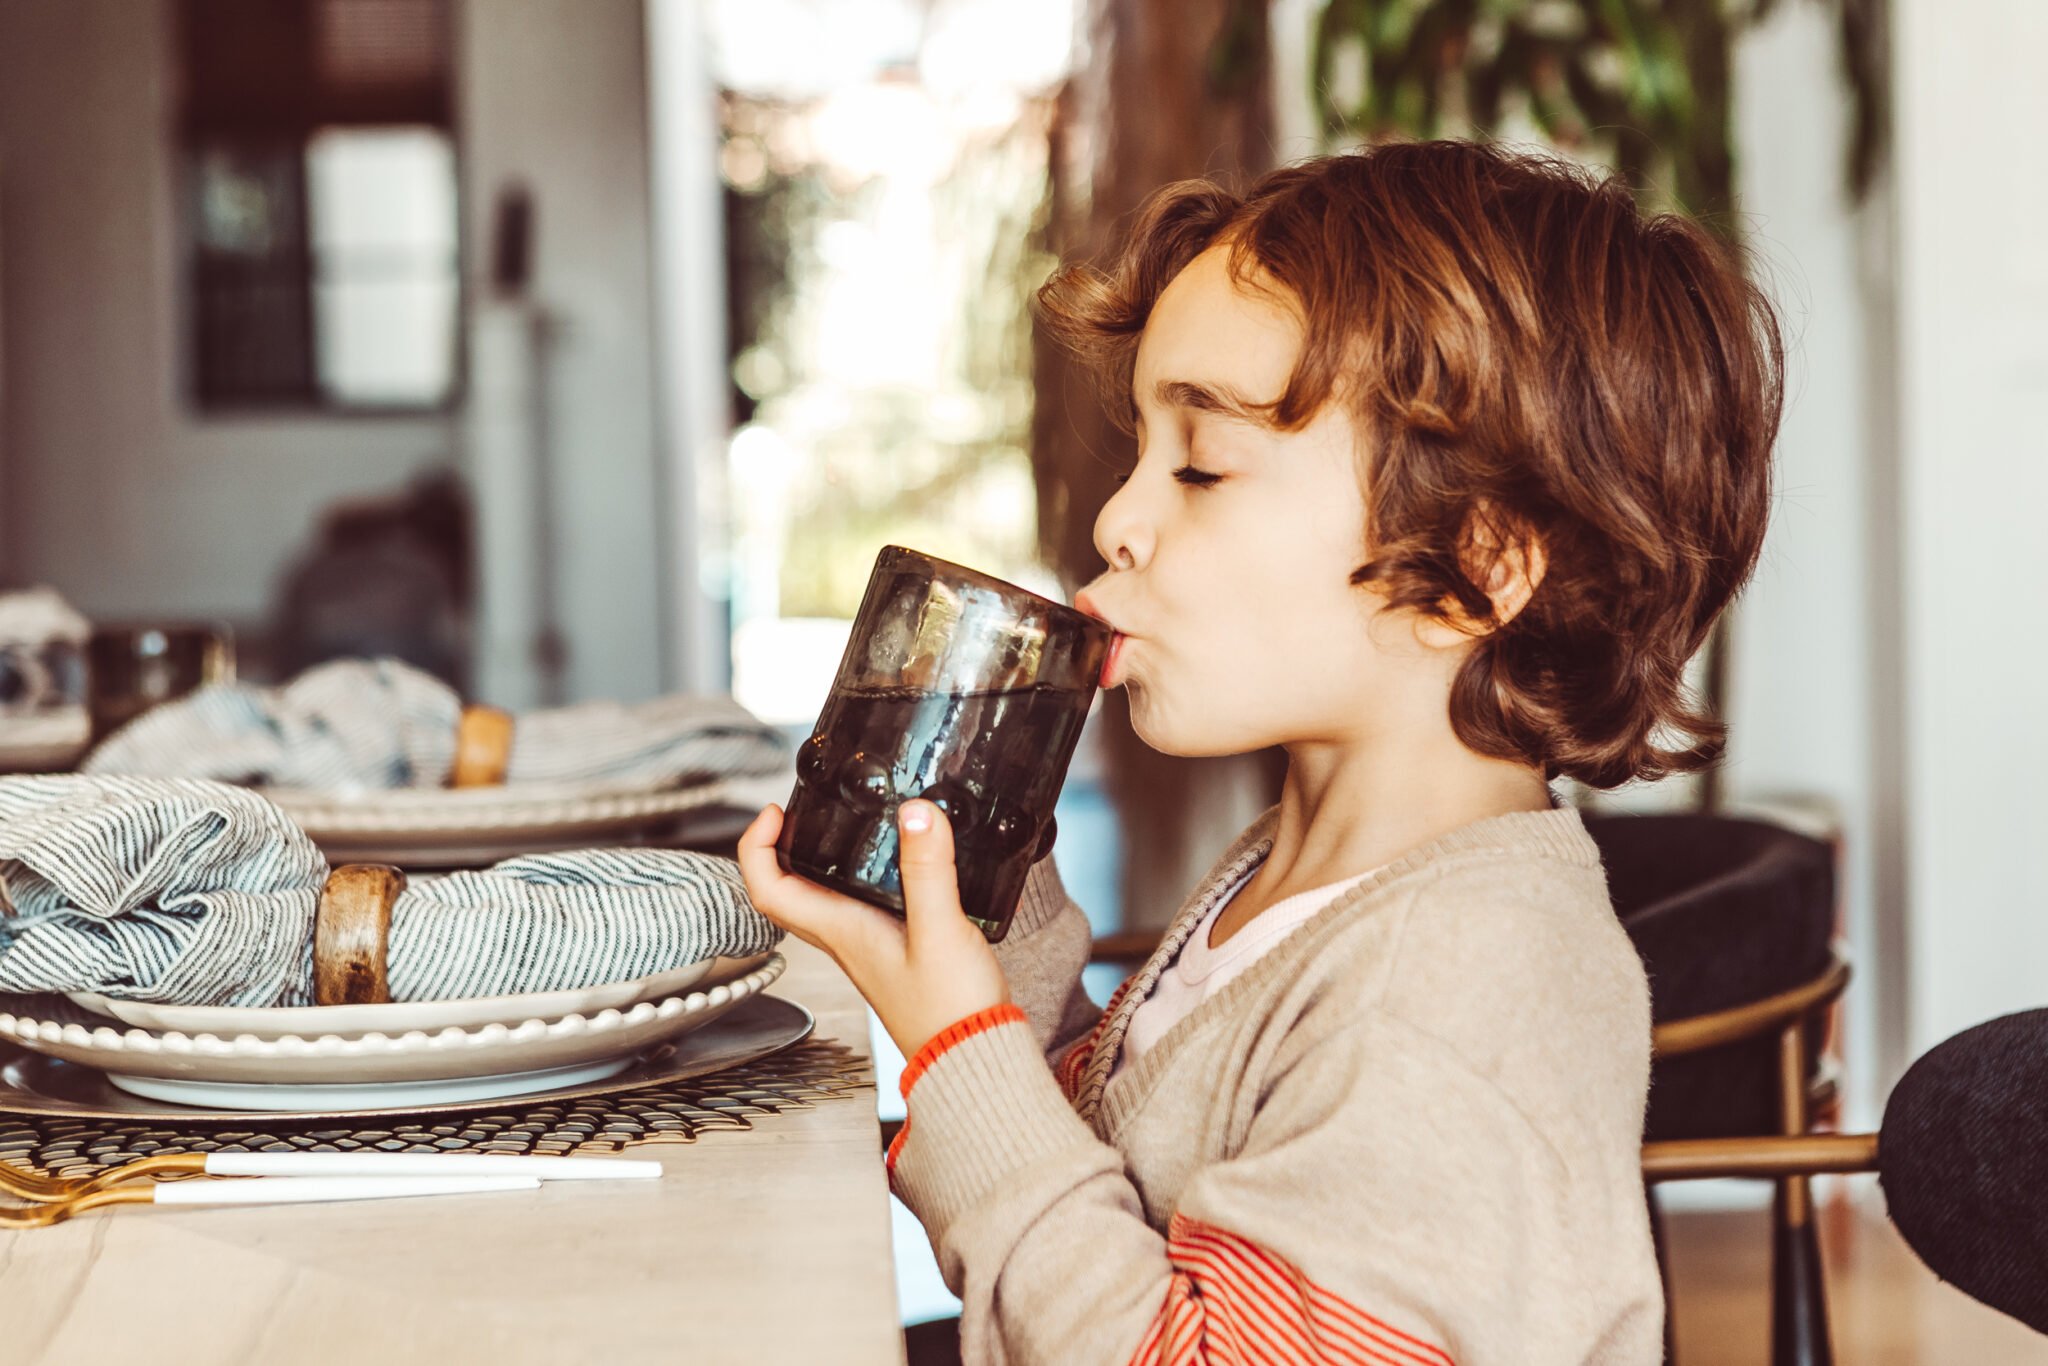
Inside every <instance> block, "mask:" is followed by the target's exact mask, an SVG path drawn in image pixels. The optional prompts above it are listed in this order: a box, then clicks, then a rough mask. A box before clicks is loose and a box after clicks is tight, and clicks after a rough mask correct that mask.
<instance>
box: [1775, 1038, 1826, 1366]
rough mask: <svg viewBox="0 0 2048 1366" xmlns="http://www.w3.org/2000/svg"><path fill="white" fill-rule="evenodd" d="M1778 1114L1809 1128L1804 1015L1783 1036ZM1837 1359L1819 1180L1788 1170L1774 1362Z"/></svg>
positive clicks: (1790, 1128)
mask: <svg viewBox="0 0 2048 1366" xmlns="http://www.w3.org/2000/svg"><path fill="white" fill-rule="evenodd" d="M1778 1117H1779V1119H1780V1121H1781V1122H1782V1128H1783V1131H1784V1132H1785V1133H1788V1134H1803V1133H1805V1132H1806V1022H1805V1021H1804V1020H1794V1021H1793V1022H1792V1023H1791V1024H1789V1025H1787V1026H1786V1027H1785V1030H1784V1032H1783V1033H1782V1034H1780V1035H1779V1036H1778ZM1834 1360H1835V1353H1834V1348H1833V1346H1832V1345H1831V1344H1830V1343H1829V1341H1828V1301H1827V1286H1826V1284H1825V1282H1824V1281H1823V1280H1822V1279H1821V1264H1820V1236H1819V1233H1818V1232H1817V1231H1816V1229H1815V1227H1814V1220H1813V1182H1812V1181H1811V1179H1809V1178H1807V1177H1804V1176H1788V1177H1786V1178H1784V1179H1783V1180H1781V1181H1779V1182H1778V1183H1777V1193H1776V1198H1775V1199H1774V1200H1773V1201H1772V1202H1771V1366H1834Z"/></svg>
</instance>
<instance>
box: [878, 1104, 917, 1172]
mask: <svg viewBox="0 0 2048 1366" xmlns="http://www.w3.org/2000/svg"><path fill="white" fill-rule="evenodd" d="M909 1137H910V1120H909V1118H908V1117H907V1116H906V1117H905V1118H904V1121H903V1127H902V1128H900V1129H898V1130H897V1131H896V1137H894V1138H892V1139H890V1140H889V1151H888V1152H887V1153H885V1154H883V1156H882V1170H883V1171H885V1172H890V1173H894V1172H895V1170H896V1155H897V1154H898V1153H900V1152H902V1151H903V1140H904V1139H906V1138H909Z"/></svg>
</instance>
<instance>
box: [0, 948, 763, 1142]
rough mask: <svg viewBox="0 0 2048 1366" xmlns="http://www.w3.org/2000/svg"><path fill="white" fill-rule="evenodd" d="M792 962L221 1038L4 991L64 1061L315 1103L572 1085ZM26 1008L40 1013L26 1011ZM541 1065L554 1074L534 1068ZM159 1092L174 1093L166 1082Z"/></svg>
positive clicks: (13, 1023) (3, 1003) (5, 1019)
mask: <svg viewBox="0 0 2048 1366" xmlns="http://www.w3.org/2000/svg"><path fill="white" fill-rule="evenodd" d="M782 969H783V959H782V956H781V955H780V954H773V955H770V957H769V959H768V961H767V962H765V963H763V964H762V965H761V966H760V967H758V968H756V969H755V970H754V971H752V972H750V973H747V974H746V975H745V976H743V977H739V978H735V979H734V980H733V981H731V982H727V983H725V984H723V985H721V986H715V987H712V988H711V989H709V990H708V991H697V992H691V993H690V994H689V995H687V996H671V997H668V998H666V999H665V1000H661V1001H642V1002H640V1004H638V1005H636V1006H633V1007H631V1008H630V1009H628V1010H624V1011H620V1010H601V1011H599V1012H597V1013H596V1014H594V1015H564V1016H562V1017H561V1018H560V1019H555V1020H527V1021H525V1022H524V1023H522V1024H517V1025H510V1026H508V1025H503V1024H489V1025H484V1026H483V1027H482V1028H479V1029H443V1030H439V1031H437V1032H433V1033H429V1032H426V1031H423V1030H414V1031H411V1032H408V1033H404V1034H397V1035H390V1034H365V1035H362V1036H360V1037H357V1038H342V1037H340V1036H338V1035H331V1034H330V1035H327V1036H324V1037H321V1038H306V1037H304V1036H301V1035H287V1036H285V1037H283V1038H278V1039H258V1038H253V1037H250V1036H246V1035H245V1036H241V1037H237V1038H232V1039H223V1038H221V1037H219V1036H218V1035H214V1034H196V1035H195V1034H184V1033H177V1032H167V1033H156V1032H153V1031H150V1030H146V1029H127V1030H121V1029H116V1028H114V1027H112V1026H110V1025H107V1024H104V1023H100V1022H99V1021H98V1018H97V1017H95V1016H93V1015H90V1014H87V1013H86V1012H83V1011H80V1010H78V1009H77V1008H76V1007H74V1006H70V1005H68V1004H66V1003H65V1002H64V1001H63V1000H62V999H61V998H59V997H52V996H40V997H19V996H14V997H0V1038H7V1039H11V1040H13V1041H14V1042H16V1043H18V1044H20V1045H21V1046H22V1047H23V1048H27V1049H29V1050H31V1051H33V1052H37V1053H44V1054H48V1055H49V1056H51V1057H54V1058H62V1059H63V1060H64V1061H66V1062H75V1063H80V1064H83V1065H84V1066H87V1067H96V1068H99V1069H100V1070H101V1071H104V1072H105V1073H107V1075H108V1078H109V1079H110V1080H112V1081H113V1082H114V1083H115V1084H116V1085H121V1084H123V1083H124V1082H125V1081H132V1080H133V1079H134V1078H137V1077H141V1078H145V1079H148V1078H156V1079H158V1080H160V1081H170V1082H201V1083H209V1084H212V1083H252V1084H260V1085H263V1086H265V1087H285V1088H289V1089H291V1090H292V1094H290V1095H285V1094H284V1093H283V1092H281V1091H280V1092H277V1093H276V1094H277V1096H278V1104H277V1105H276V1106H263V1107H259V1108H266V1109H268V1108H282V1109H293V1110H299V1109H307V1108H311V1105H310V1101H311V1100H314V1099H320V1098H319V1097H308V1096H306V1095H304V1094H302V1093H299V1092H298V1091H297V1090H296V1088H298V1087H302V1086H324V1087H334V1086H363V1085H372V1084H374V1085H378V1086H382V1085H385V1084H388V1083H392V1082H426V1081H453V1080H460V1079H465V1078H479V1077H496V1078H500V1079H502V1080H505V1081H507V1082H508V1083H510V1084H512V1085H514V1086H515V1087H518V1088H519V1089H535V1090H540V1089H549V1088H553V1087H558V1086H563V1085H569V1084H573V1082H565V1081H564V1080H563V1079H562V1077H563V1069H573V1068H582V1069H588V1068H592V1067H595V1066H597V1065H598V1064H603V1063H609V1062H614V1061H618V1060H620V1059H631V1058H632V1057H633V1056H634V1055H635V1054H637V1053H638V1052H639V1051H640V1050H642V1049H645V1048H648V1047H651V1046H653V1045H655V1044H658V1043H664V1042H666V1041H668V1040H669V1039H672V1038H675V1037H676V1036H677V1035H679V1034H685V1033H688V1032H689V1031H690V1030H693V1029H696V1028H698V1027H699V1026H701V1025H703V1024H706V1023H708V1022H709V1021H711V1020H713V1019H716V1018H717V1017H718V1016H719V1015H721V1014H723V1013H724V1012H725V1011H726V1010H729V1009H730V1008H731V1007H732V1006H734V1005H735V1004H737V1003H738V1002H740V1001H742V1000H745V999H746V998H747V997H749V996H752V995H754V994H756V993H757V992H759V991H761V990H762V989H763V988H764V987H766V986H767V985H768V984H769V983H770V982H773V981H774V980H775V979H776V978H777V977H779V976H781V975H782ZM44 1006H48V1007H49V1009H43V1007H44ZM23 1007H26V1008H29V1009H33V1010H37V1011H40V1012H41V1013H40V1014H25V1013H21V1009H22V1008H23ZM10 1011H13V1012H14V1013H8V1012H10ZM622 1065H623V1064H622ZM535 1073H546V1074H548V1075H546V1076H543V1077H538V1078H536V1077H534V1076H533V1075H532V1074H535ZM583 1075H586V1076H587V1075H588V1073H585V1074H583ZM518 1076H525V1077H526V1079H527V1081H531V1082H532V1083H533V1084H532V1085H531V1087H528V1086H527V1085H526V1083H525V1082H522V1081H518V1080H516V1077H518ZM145 1084H147V1082H145ZM152 1094H153V1095H155V1096H157V1097H158V1098H162V1099H169V1098H170V1097H169V1096H168V1094H167V1093H166V1092H164V1091H163V1090H162V1089H161V1087H159V1088H157V1090H155V1091H154V1092H153V1093H152ZM504 1094H512V1092H505V1093H504ZM192 1103H194V1104H206V1105H213V1104H218V1103H220V1102H219V1098H218V1095H217V1094H213V1093H209V1098H208V1099H206V1100H203V1101H202V1100H195V1101H193V1102H192ZM323 1103H331V1102H326V1101H323ZM423 1103H428V1102H423Z"/></svg>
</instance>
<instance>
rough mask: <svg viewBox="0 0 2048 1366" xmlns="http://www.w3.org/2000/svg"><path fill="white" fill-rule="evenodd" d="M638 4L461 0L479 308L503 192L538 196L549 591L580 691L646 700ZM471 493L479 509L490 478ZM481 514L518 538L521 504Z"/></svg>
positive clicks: (645, 353)
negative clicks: (549, 471) (521, 186)
mask: <svg viewBox="0 0 2048 1366" xmlns="http://www.w3.org/2000/svg"><path fill="white" fill-rule="evenodd" d="M641 11H642V4H641V0H519V3H517V4H507V3H503V0H467V2H466V3H464V4H463V5H462V6H461V7H460V10H459V13H460V16H461V20H460V22H461V30H460V31H461V38H462V41H461V43H460V45H459V49H458V50H459V52H460V57H459V62H460V84H461V88H462V105H461V122H462V138H463V141H462V156H463V185H464V189H465V191H466V193H467V195H468V213H469V221H468V224H467V240H468V246H469V253H470V259H469V269H470V277H471V280H472V282H473V285H474V298H475V300H476V301H477V302H478V304H479V306H480V307H484V308H488V305H487V304H486V303H484V295H485V291H486V289H487V272H488V270H489V264H490V239H491V215H492V206H493V204H494V203H495V201H496V199H497V195H498V191H499V189H500V187H501V186H503V185H505V184H507V183H508V182H511V181H521V182H524V183H525V184H526V185H527V187H528V188H529V189H530V190H531V192H532V194H533V198H534V205H535V223H536V229H537V231H536V237H535V242H536V247H537V250H536V253H535V258H534V259H535V279H534V284H533V298H534V301H535V303H536V304H537V305H538V307H539V308H540V309H541V310H542V311H543V312H544V313H545V314H546V315H547V317H548V318H549V320H550V324H551V331H552V334H553V340H552V342H551V344H550V347H549V355H550V357H551V360H550V366H551V369H550V371H549V376H548V380H547V388H546V394H545V398H546V403H545V411H547V412H548V413H549V415H550V421H549V425H548V430H547V432H546V433H545V439H544V445H545V446H546V448H547V449H548V451H549V452H550V456H551V459H552V460H553V462H554V478H553V485H554V488H555V490H556V499H557V501H556V503H555V506H554V508H553V513H554V535H555V538H556V547H557V548H556V557H555V561H556V566H557V582H556V588H555V592H556V596H557V598H558V600H559V602H560V607H561V619H562V622H563V624H564V626H565V628H566V630H567V634H568V642H567V643H568V648H569V659H568V676H567V684H568V696H569V698H570V699H572V700H573V699H579V698H586V697H618V698H625V699H636V698H642V697H648V696H652V695H653V694H655V693H657V692H660V691H661V690H662V689H663V688H664V687H665V686H667V684H668V678H669V669H668V658H669V653H670V652H669V650H668V647H667V644H666V638H667V634H668V632H669V630H670V627H669V626H668V625H667V610H666V608H665V605H664V597H665V594H666V589H665V585H664V576H665V573H666V569H665V566H666V564H667V560H666V558H665V552H664V550H663V548H662V547H663V538H664V537H665V535H666V534H667V533H666V525H667V521H668V514H667V512H666V509H665V507H664V504H663V501H662V497H661V496H660V491H661V488H662V484H661V481H660V479H659V477H658V474H657V468H656V446H655V405H654V398H653V392H652V385H653V375H654V372H653V363H652V358H651V354H650V353H651V349H652V345H653V335H654V321H653V305H652V289H651V283H650V280H651V276H650V266H649V239H648V147H647V84H646V71H647V60H646V49H645V39H644V33H643V28H644V22H643V16H642V12H641ZM484 378H485V377H482V376H479V379H480V380H483V379H484ZM485 387H486V386H485V385H484V384H482V383H480V384H479V386H478V393H479V394H482V393H483V391H484V389H485ZM476 416H477V418H478V420H479V421H480V422H488V421H489V420H490V418H491V415H487V414H482V413H479V414H477V415H476ZM479 493H480V496H481V497H482V498H483V499H484V500H485V501H486V503H487V504H488V502H489V499H490V498H491V496H492V490H491V489H490V488H488V487H486V488H482V489H480V490H479ZM482 511H483V513H484V517H485V526H484V534H485V536H486V538H490V537H493V536H503V535H512V536H517V535H518V534H519V533H518V531H517V528H516V526H515V525H512V524H511V523H512V522H513V521H515V520H516V514H513V515H511V516H508V517H498V516H496V515H495V514H496V513H497V511H498V509H494V508H492V507H490V506H488V505H487V506H485V507H484V508H483V509H482ZM498 549H499V550H500V551H503V552H505V554H507V555H509V554H511V553H512V548H508V547H505V546H504V545H503V544H502V542H501V543H500V544H499V546H498ZM491 554H492V547H491V546H489V545H487V546H486V557H487V559H488V558H490V557H491ZM493 700H501V699H499V698H494V699H493ZM502 700H504V701H506V702H510V703H513V704H518V703H521V702H523V701H526V700H528V699H524V698H515V697H505V698H502Z"/></svg>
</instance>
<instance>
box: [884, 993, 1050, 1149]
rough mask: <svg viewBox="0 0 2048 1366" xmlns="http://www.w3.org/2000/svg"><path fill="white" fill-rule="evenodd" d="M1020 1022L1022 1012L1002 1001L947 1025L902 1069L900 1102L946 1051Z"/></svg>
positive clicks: (907, 1098)
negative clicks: (992, 1030) (1000, 1027)
mask: <svg viewBox="0 0 2048 1366" xmlns="http://www.w3.org/2000/svg"><path fill="white" fill-rule="evenodd" d="M1023 1021H1024V1008H1023V1007H1022V1006H1018V1005H1013V1004H1012V1003H1010V1002H1008V1001H1005V1002H1003V1004H1001V1005H999V1006H990V1007H989V1008H988V1009H986V1010H977V1011H975V1012H974V1013H973V1014H972V1015H969V1016H968V1017H967V1018H966V1019H964V1020H955V1021H954V1022H953V1023H952V1024H949V1025H947V1026H946V1027H945V1028H944V1029H942V1030H940V1031H939V1032H938V1033H936V1034H934V1035H932V1036H931V1037H930V1038H929V1039H926V1040H925V1041H924V1047H922V1048H920V1049H918V1050H917V1052H916V1053H915V1054H913V1055H912V1056H911V1059H910V1062H909V1064H908V1065H906V1066H905V1067H904V1069H903V1081H902V1083H901V1090H902V1092H903V1098H904V1099H905V1100H909V1099H910V1088H911V1087H913V1086H915V1085H917V1081H918V1078H920V1077H922V1076H923V1075H924V1074H925V1072H926V1071H927V1070H928V1069H929V1068H930V1067H931V1065H932V1064H933V1063H935V1062H937V1061H938V1060H939V1059H940V1058H941V1057H943V1056H945V1053H946V1050H947V1049H949V1048H951V1047H953V1046H954V1045H955V1044H958V1043H964V1042H965V1041H966V1040H968V1039H971V1038H973V1037H974V1036H975V1035H977V1034H980V1033H983V1032H985V1031H987V1030H991V1029H994V1028H995V1027H996V1026H998V1025H1006V1024H1010V1023H1012V1022H1016V1023H1020V1024H1021V1023H1022V1022H1023ZM906 1127H907V1126H906ZM897 1137H898V1138H901V1137H902V1135H900V1134H899V1135H897Z"/></svg>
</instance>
